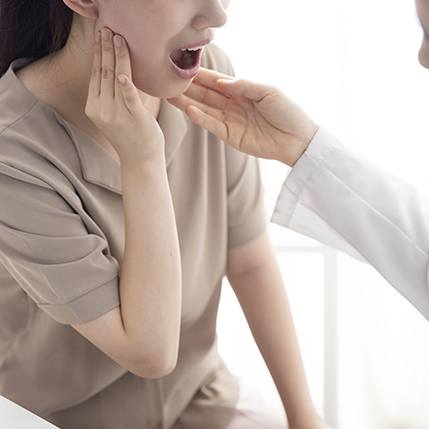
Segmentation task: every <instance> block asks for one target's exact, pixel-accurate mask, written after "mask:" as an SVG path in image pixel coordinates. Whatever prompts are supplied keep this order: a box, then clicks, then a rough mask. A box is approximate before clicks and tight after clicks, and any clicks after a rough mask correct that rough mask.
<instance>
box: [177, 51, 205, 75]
mask: <svg viewBox="0 0 429 429" xmlns="http://www.w3.org/2000/svg"><path fill="white" fill-rule="evenodd" d="M200 51H201V49H196V50H192V49H183V50H182V49H175V50H174V51H173V52H172V53H171V54H170V58H171V60H172V61H173V62H174V64H176V66H177V67H179V68H181V69H182V70H188V69H192V68H193V67H195V66H196V64H197V62H198V57H199V54H200Z"/></svg>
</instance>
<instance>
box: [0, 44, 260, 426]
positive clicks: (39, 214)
mask: <svg viewBox="0 0 429 429" xmlns="http://www.w3.org/2000/svg"><path fill="white" fill-rule="evenodd" d="M31 61H32V58H30V57H26V58H18V59H15V60H14V61H13V62H12V64H11V65H10V67H9V69H8V71H7V72H6V73H5V74H4V75H3V76H2V77H1V78H0V394H1V395H3V396H5V397H6V398H8V399H10V400H12V401H14V402H16V403H18V404H20V405H22V406H23V407H25V408H27V409H28V410H30V411H32V412H33V413H36V414H38V415H39V416H41V417H43V418H44V419H46V420H48V421H50V422H52V423H53V424H55V425H58V426H60V427H61V428H63V429H68V428H70V429H72V428H79V429H82V428H93V429H95V428H97V429H120V428H124V429H125V428H127V429H145V428H169V427H171V426H172V424H173V423H174V421H175V420H176V419H177V418H178V417H179V416H180V414H181V413H182V412H183V410H184V409H185V407H186V406H187V404H188V403H189V402H190V401H191V399H192V397H193V395H194V394H195V392H196V391H197V390H198V389H199V388H200V387H201V386H203V385H204V384H205V383H206V382H208V380H210V378H213V374H214V373H215V371H221V370H222V369H223V368H224V363H223V361H222V359H221V357H220V356H219V353H218V350H217V344H216V316H217V311H218V303H219V297H220V291H221V281H222V278H223V276H224V274H225V268H226V257H227V250H228V248H230V247H233V246H238V245H241V244H244V243H246V242H248V241H250V240H253V239H254V238H256V237H257V236H259V235H260V234H261V233H262V232H263V231H264V230H265V228H266V224H267V222H268V220H267V216H266V212H265V207H264V203H263V188H262V183H261V178H260V170H259V165H258V161H257V159H256V158H254V157H251V156H248V155H245V154H243V153H240V152H238V151H236V150H235V149H233V148H231V147H229V146H226V145H225V144H224V143H223V142H222V141H220V140H219V139H217V138H216V137H215V136H214V135H212V134H211V133H209V132H207V131H206V130H204V129H202V128H200V127H198V126H196V125H194V124H193V123H192V121H190V120H189V118H187V116H186V115H185V114H184V113H183V112H181V111H180V110H179V109H177V108H176V107H174V106H172V105H170V104H169V103H168V102H166V101H165V100H161V108H160V114H159V118H158V122H159V124H160V126H161V128H162V130H163V132H164V135H165V151H166V162H167V172H168V179H169V184H170V189H171V193H172V198H173V204H174V209H175V214H176V221H177V229H178V235H179V242H180V251H181V257H182V275H183V307H182V318H181V338H180V351H179V360H178V364H177V367H176V368H175V370H174V371H173V372H172V373H171V374H169V375H167V376H166V377H163V378H160V379H144V378H140V377H138V376H136V375H134V374H133V373H130V372H129V371H127V370H126V369H124V368H122V367H121V366H119V365H118V364H117V363H116V362H115V361H113V360H112V359H110V358H109V357H108V356H107V355H105V354H104V353H103V352H102V351H101V350H100V349H98V348H97V347H96V346H95V345H93V344H92V343H91V342H89V341H88V340H87V339H86V338H84V337H83V336H81V335H80V334H79V333H78V332H77V331H76V330H75V329H73V328H72V327H71V326H70V324H72V323H81V322H87V321H90V320H94V319H96V318H98V317H100V316H101V315H103V314H105V313H106V312H108V311H109V310H111V309H113V308H115V307H117V306H119V305H120V299H119V293H118V287H119V274H120V266H121V262H122V255H123V251H124V214H123V205H122V193H121V171H120V165H119V163H118V161H117V160H116V159H114V158H113V157H112V156H111V155H110V154H109V153H108V152H107V150H106V149H104V148H103V147H102V146H101V145H99V144H98V143H96V142H95V141H94V140H93V139H92V138H91V137H90V136H89V135H87V134H86V133H85V132H83V131H82V130H81V129H79V128H77V127H76V126H74V125H73V124H72V123H70V122H68V121H66V120H65V119H64V118H62V117H61V116H60V115H59V114H58V113H57V112H56V111H54V110H52V109H51V108H50V107H48V105H46V104H44V103H43V102H41V101H40V100H38V99H37V98H35V96H34V95H33V94H32V93H31V92H30V91H29V90H27V89H26V87H25V86H24V85H23V84H22V83H21V81H20V80H19V79H18V77H17V76H16V71H17V70H18V69H19V68H20V67H22V66H23V65H26V64H28V63H29V62H31ZM202 66H203V67H207V68H211V69H215V70H218V71H220V72H223V73H226V74H230V75H232V74H233V69H232V66H231V63H230V61H229V59H228V57H227V56H226V54H225V53H224V52H223V51H222V50H221V49H220V48H219V47H218V46H216V45H215V44H212V45H211V46H209V47H208V48H206V50H205V53H204V55H203V60H202ZM228 383H230V385H231V386H235V385H236V384H235V383H236V379H235V377H232V375H231V377H230V380H229V381H228ZM228 389H229V388H228ZM230 390H231V389H230ZM233 397H234V398H235V396H234V395H233ZM216 427H217V426H216Z"/></svg>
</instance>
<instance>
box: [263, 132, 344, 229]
mask: <svg viewBox="0 0 429 429" xmlns="http://www.w3.org/2000/svg"><path fill="white" fill-rule="evenodd" d="M339 147H341V143H340V142H339V141H338V139H337V138H336V137H335V136H334V135H333V134H331V133H330V132H329V131H328V130H327V129H325V128H324V127H319V129H318V130H317V132H316V134H315V135H314V137H313V139H312V140H311V142H310V144H309V145H308V148H307V149H306V151H305V152H304V153H303V155H302V156H301V158H300V159H299V160H298V161H297V162H296V164H295V165H294V167H293V168H292V170H291V172H290V173H289V175H288V176H287V178H286V180H285V181H284V183H283V186H282V188H281V190H280V194H279V196H278V198H277V202H276V204H275V207H274V211H273V214H272V217H271V220H270V222H272V223H275V224H277V225H280V226H288V225H289V224H290V222H291V219H292V216H293V214H294V211H295V209H296V207H297V204H298V202H299V200H300V197H301V195H302V192H303V191H304V190H305V189H306V188H307V186H308V185H309V183H311V181H312V180H313V176H314V174H315V173H316V172H317V171H318V170H319V169H320V168H321V165H322V163H323V162H325V160H326V159H327V158H329V155H330V154H331V153H332V151H334V150H335V149H336V148H339Z"/></svg>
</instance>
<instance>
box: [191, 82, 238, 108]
mask: <svg viewBox="0 0 429 429" xmlns="http://www.w3.org/2000/svg"><path fill="white" fill-rule="evenodd" d="M184 95H186V96H188V97H190V98H192V99H193V100H196V101H198V102H200V103H201V104H204V105H206V106H208V107H213V108H215V109H219V110H226V109H227V107H228V103H229V101H230V99H229V97H225V96H224V95H223V94H220V93H218V92H216V91H213V90H211V89H210V88H207V87H205V86H201V85H196V84H194V83H192V84H191V86H190V87H189V88H188V89H187V90H186V91H185V92H184Z"/></svg>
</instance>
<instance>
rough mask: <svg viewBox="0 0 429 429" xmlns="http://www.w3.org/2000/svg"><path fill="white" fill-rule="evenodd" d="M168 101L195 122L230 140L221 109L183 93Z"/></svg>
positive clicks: (219, 136)
mask: <svg viewBox="0 0 429 429" xmlns="http://www.w3.org/2000/svg"><path fill="white" fill-rule="evenodd" d="M167 101H168V102H169V103H171V104H172V105H173V106H176V107H178V108H179V109H181V110H182V111H183V112H185V113H186V114H187V115H188V116H189V118H190V119H191V120H192V121H193V122H194V123H195V124H197V125H199V126H201V127H203V128H205V129H206V130H208V131H210V132H211V133H212V134H214V135H215V136H217V137H218V138H219V139H221V140H223V141H225V142H226V141H227V140H228V136H229V132H228V127H227V124H226V122H225V117H224V115H223V113H222V112H220V111H219V110H216V109H213V108H210V107H208V106H206V105H204V104H201V103H199V102H197V101H194V100H192V99H190V98H189V97H187V96H186V95H183V94H182V95H180V96H179V97H174V98H169V99H167Z"/></svg>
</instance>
